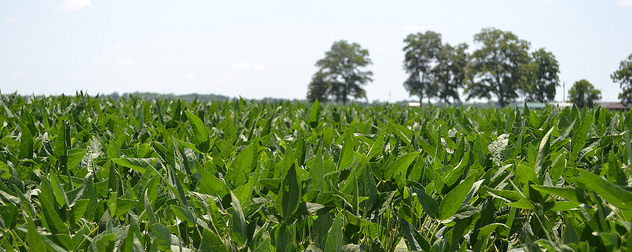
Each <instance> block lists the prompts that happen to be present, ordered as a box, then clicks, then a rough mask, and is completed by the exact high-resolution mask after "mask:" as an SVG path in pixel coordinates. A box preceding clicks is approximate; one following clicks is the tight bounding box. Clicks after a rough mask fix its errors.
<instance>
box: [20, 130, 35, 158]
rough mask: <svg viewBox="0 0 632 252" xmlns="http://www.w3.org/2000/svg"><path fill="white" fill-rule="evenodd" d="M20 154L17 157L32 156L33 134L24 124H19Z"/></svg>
mask: <svg viewBox="0 0 632 252" xmlns="http://www.w3.org/2000/svg"><path fill="white" fill-rule="evenodd" d="M20 129H21V130H22V132H20V154H19V155H18V158H20V159H22V158H32V157H33V135H32V134H31V131H30V130H29V128H28V127H26V125H25V124H22V123H21V124H20Z"/></svg>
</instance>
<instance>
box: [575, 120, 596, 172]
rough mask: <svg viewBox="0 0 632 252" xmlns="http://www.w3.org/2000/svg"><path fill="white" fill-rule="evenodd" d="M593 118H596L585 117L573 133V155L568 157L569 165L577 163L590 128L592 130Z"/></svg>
mask: <svg viewBox="0 0 632 252" xmlns="http://www.w3.org/2000/svg"><path fill="white" fill-rule="evenodd" d="M593 120H595V118H594V117H593V116H586V117H584V120H583V121H582V124H581V126H580V127H579V129H578V130H577V131H576V132H575V134H573V138H572V139H571V156H570V157H569V159H568V163H569V166H573V165H575V162H576V160H577V157H578V156H579V153H580V151H581V150H582V149H583V148H584V145H585V144H586V140H587V139H586V137H587V136H588V130H590V126H591V125H592V122H593Z"/></svg>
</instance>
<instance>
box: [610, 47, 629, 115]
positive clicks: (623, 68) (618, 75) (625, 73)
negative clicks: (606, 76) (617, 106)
mask: <svg viewBox="0 0 632 252" xmlns="http://www.w3.org/2000/svg"><path fill="white" fill-rule="evenodd" d="M610 78H612V81H614V82H618V83H619V86H620V87H621V93H619V100H621V103H623V104H625V105H628V104H632V54H630V56H628V58H627V59H625V60H623V61H621V63H620V64H619V69H617V70H616V71H614V73H612V74H611V75H610Z"/></svg>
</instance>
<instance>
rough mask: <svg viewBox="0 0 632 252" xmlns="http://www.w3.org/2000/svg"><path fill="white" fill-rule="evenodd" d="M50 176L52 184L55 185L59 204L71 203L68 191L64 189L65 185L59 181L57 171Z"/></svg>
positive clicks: (54, 190) (66, 204)
mask: <svg viewBox="0 0 632 252" xmlns="http://www.w3.org/2000/svg"><path fill="white" fill-rule="evenodd" d="M49 177H50V183H51V186H52V187H53V192H54V193H55V199H56V200H57V204H59V206H60V207H65V206H68V205H70V204H69V202H68V196H67V195H66V191H65V190H64V186H63V185H62V184H61V182H60V181H59V178H57V176H55V173H51V174H50V175H49Z"/></svg>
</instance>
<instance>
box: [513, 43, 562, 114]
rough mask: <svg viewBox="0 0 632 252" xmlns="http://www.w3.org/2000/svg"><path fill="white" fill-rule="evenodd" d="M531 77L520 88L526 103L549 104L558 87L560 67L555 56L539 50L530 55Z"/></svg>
mask: <svg viewBox="0 0 632 252" xmlns="http://www.w3.org/2000/svg"><path fill="white" fill-rule="evenodd" d="M531 57H532V58H533V61H532V66H531V67H532V68H531V75H530V78H529V81H528V82H527V83H526V85H525V86H524V87H523V88H521V90H522V92H523V93H525V95H526V97H525V98H526V100H527V101H538V102H549V101H553V100H555V92H556V88H557V87H559V86H560V79H559V77H558V74H559V73H560V66H559V64H558V63H557V59H555V55H553V53H551V52H547V51H546V50H544V48H540V49H538V50H537V51H535V52H533V53H532V54H531Z"/></svg>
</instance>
